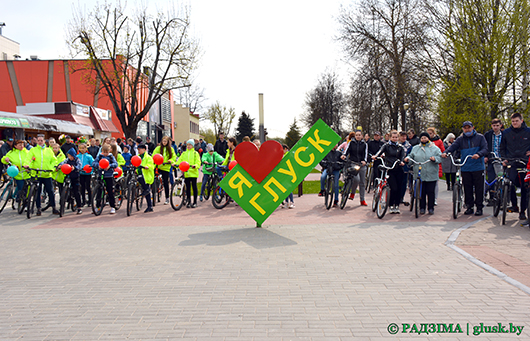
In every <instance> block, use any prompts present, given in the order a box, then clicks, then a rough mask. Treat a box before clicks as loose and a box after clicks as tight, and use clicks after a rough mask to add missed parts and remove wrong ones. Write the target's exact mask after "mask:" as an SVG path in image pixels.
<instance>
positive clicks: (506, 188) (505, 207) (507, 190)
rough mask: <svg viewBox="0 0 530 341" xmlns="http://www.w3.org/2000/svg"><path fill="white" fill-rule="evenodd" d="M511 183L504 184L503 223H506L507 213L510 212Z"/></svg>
mask: <svg viewBox="0 0 530 341" xmlns="http://www.w3.org/2000/svg"><path fill="white" fill-rule="evenodd" d="M510 185H511V184H510V183H505V184H503V186H502V217H501V223H502V225H506V214H507V213H508V202H509V201H510Z"/></svg>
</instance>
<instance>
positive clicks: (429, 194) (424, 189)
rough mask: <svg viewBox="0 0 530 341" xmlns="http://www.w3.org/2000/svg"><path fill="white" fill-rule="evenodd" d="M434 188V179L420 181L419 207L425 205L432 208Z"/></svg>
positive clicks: (423, 207) (422, 207) (421, 207)
mask: <svg viewBox="0 0 530 341" xmlns="http://www.w3.org/2000/svg"><path fill="white" fill-rule="evenodd" d="M435 189H436V181H422V182H421V200H420V209H422V210H424V209H425V206H427V207H428V209H429V210H434V197H435V195H434V190H435ZM427 201H428V203H427Z"/></svg>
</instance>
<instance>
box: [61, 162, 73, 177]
mask: <svg viewBox="0 0 530 341" xmlns="http://www.w3.org/2000/svg"><path fill="white" fill-rule="evenodd" d="M61 171H62V172H63V173H64V174H66V175H68V174H70V173H71V172H72V166H70V165H68V164H66V163H65V164H64V165H62V166H61Z"/></svg>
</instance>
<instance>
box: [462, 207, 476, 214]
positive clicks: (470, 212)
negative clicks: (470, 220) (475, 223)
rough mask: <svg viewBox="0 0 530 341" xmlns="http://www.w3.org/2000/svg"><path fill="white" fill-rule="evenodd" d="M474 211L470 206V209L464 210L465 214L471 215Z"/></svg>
mask: <svg viewBox="0 0 530 341" xmlns="http://www.w3.org/2000/svg"><path fill="white" fill-rule="evenodd" d="M473 213H474V211H473V209H472V208H468V209H467V210H466V211H465V212H464V214H465V215H471V214H473Z"/></svg>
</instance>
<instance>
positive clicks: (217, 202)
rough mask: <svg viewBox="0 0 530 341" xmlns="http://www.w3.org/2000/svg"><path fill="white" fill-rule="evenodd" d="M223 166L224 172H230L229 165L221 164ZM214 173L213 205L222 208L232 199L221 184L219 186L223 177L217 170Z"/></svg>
mask: <svg viewBox="0 0 530 341" xmlns="http://www.w3.org/2000/svg"><path fill="white" fill-rule="evenodd" d="M221 168H222V170H223V172H224V173H227V172H228V167H226V166H221ZM213 174H215V176H214V177H213V179H212V188H213V192H212V205H213V207H215V208H216V209H218V210H220V209H223V208H225V207H226V206H227V205H228V204H229V203H230V202H231V201H232V199H231V198H230V196H229V195H228V194H226V192H225V191H224V190H223V189H222V188H221V186H219V183H220V182H221V180H223V178H222V177H219V175H218V174H217V172H213V173H212V175H213Z"/></svg>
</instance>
